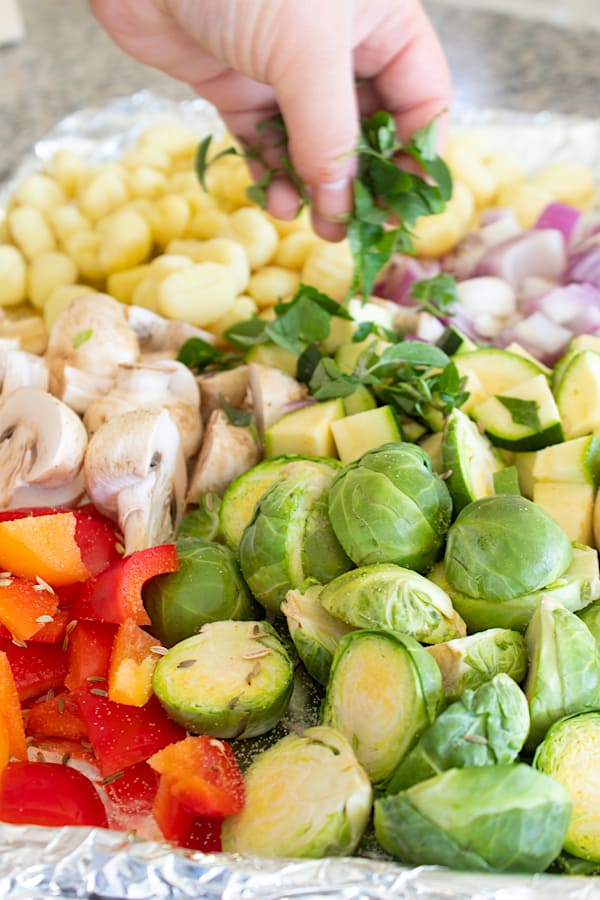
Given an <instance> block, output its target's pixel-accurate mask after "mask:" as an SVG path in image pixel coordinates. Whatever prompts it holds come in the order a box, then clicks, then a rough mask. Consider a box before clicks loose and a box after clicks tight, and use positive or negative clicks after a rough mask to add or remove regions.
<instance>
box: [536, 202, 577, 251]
mask: <svg viewBox="0 0 600 900" xmlns="http://www.w3.org/2000/svg"><path fill="white" fill-rule="evenodd" d="M581 221H582V215H581V212H580V211H579V210H578V209H575V208H574V207H573V206H568V205H567V204H566V203H549V204H548V206H547V207H546V208H545V209H544V210H542V212H541V214H540V216H539V218H538V220H537V222H536V223H535V225H534V226H533V227H534V228H536V229H537V230H538V231H539V230H542V231H544V230H546V229H548V228H554V229H556V230H557V231H560V232H561V234H562V236H563V237H564V239H565V243H566V244H567V246H568V245H569V244H570V243H572V241H573V240H574V239H575V238H576V237H577V232H578V230H579V228H580V226H581Z"/></svg>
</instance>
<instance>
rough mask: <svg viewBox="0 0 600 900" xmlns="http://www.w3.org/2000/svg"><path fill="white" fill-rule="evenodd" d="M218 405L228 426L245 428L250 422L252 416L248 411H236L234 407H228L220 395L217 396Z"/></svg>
mask: <svg viewBox="0 0 600 900" xmlns="http://www.w3.org/2000/svg"><path fill="white" fill-rule="evenodd" d="M219 403H220V404H221V409H222V410H223V412H224V413H225V415H226V416H227V421H228V422H229V424H230V425H236V426H237V427H238V428H247V427H248V425H250V423H251V422H252V414H251V413H250V412H248V410H246V409H236V407H235V406H230V405H229V403H227V401H226V400H225V397H224V396H223V395H222V394H219Z"/></svg>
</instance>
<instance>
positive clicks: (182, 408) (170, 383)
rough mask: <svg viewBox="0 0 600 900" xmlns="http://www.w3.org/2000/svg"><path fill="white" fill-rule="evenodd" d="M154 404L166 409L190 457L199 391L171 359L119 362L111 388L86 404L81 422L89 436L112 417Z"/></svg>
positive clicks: (196, 434) (196, 438)
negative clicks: (149, 361)
mask: <svg viewBox="0 0 600 900" xmlns="http://www.w3.org/2000/svg"><path fill="white" fill-rule="evenodd" d="M156 407H159V408H162V407H164V408H166V409H168V410H169V412H170V413H171V416H172V417H173V419H174V420H175V422H176V424H177V427H178V428H179V433H180V436H181V443H182V447H183V452H184V454H185V457H186V459H189V458H190V457H192V456H193V455H194V454H195V453H196V452H197V450H198V447H199V446H200V440H201V438H202V430H203V427H202V419H201V417H200V392H199V390H198V385H197V384H196V379H195V378H194V376H193V375H192V373H191V372H190V370H189V369H188V368H187V366H184V365H183V363H180V362H176V361H175V360H162V361H157V362H154V363H123V364H121V365H120V366H118V368H117V383H116V385H115V387H114V388H113V389H112V390H111V391H109V393H108V394H106V396H104V397H99V398H98V399H97V400H94V401H93V402H92V403H91V404H90V405H89V406H88V408H87V410H86V412H85V415H84V417H83V421H84V424H85V426H86V428H87V430H88V434H90V435H92V434H94V433H95V432H96V431H98V429H99V428H100V427H101V426H102V425H104V423H105V422H107V421H108V420H109V419H110V418H112V417H113V416H116V415H119V414H121V413H124V412H127V411H128V410H130V409H147V408H150V409H153V408H156Z"/></svg>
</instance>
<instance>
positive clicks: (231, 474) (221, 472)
mask: <svg viewBox="0 0 600 900" xmlns="http://www.w3.org/2000/svg"><path fill="white" fill-rule="evenodd" d="M259 459H260V450H259V447H258V444H257V442H256V436H255V432H254V429H253V428H250V427H246V426H240V425H232V424H231V422H230V421H229V419H228V418H227V416H226V415H225V413H224V412H223V411H222V410H220V409H216V410H215V411H214V412H213V413H212V414H211V417H210V419H209V420H208V424H207V426H206V432H205V435H204V440H203V442H202V449H201V450H200V456H199V457H198V460H197V462H196V465H195V467H194V471H193V473H192V476H191V478H190V486H189V490H188V495H187V501H188V503H197V502H198V497H199V496H200V495H201V494H205V493H207V492H208V491H214V492H215V493H217V494H223V492H224V491H225V488H226V487H227V486H228V485H229V484H231V482H232V481H233V479H234V478H237V476H238V475H241V474H242V472H245V471H246V470H247V469H249V468H251V466H254V465H256V463H257V462H258V461H259Z"/></svg>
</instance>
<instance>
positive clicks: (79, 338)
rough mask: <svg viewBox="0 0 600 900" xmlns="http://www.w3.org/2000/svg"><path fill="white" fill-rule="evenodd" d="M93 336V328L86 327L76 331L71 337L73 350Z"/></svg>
mask: <svg viewBox="0 0 600 900" xmlns="http://www.w3.org/2000/svg"><path fill="white" fill-rule="evenodd" d="M93 336H94V329H93V328H86V329H85V330H84V331H78V332H77V334H76V335H74V337H73V350H77V348H78V347H81V345H82V344H85V343H86V341H89V340H90V338H92V337H93Z"/></svg>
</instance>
